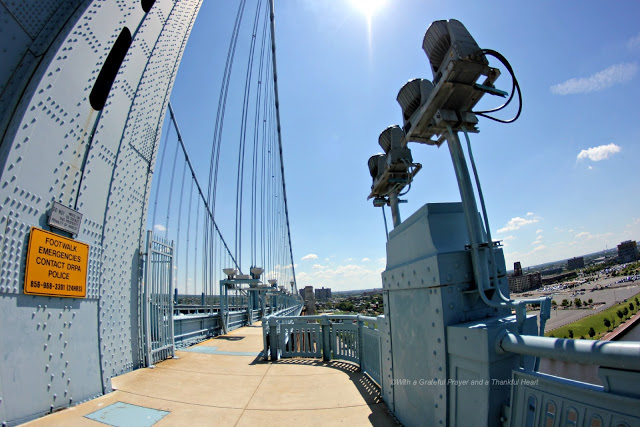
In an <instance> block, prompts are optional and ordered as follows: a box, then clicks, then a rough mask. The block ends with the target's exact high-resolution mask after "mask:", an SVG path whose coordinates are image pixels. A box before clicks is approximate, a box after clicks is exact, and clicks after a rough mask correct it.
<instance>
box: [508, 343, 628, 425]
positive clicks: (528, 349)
mask: <svg viewBox="0 0 640 427" xmlns="http://www.w3.org/2000/svg"><path fill="white" fill-rule="evenodd" d="M497 345H498V347H499V351H502V352H510V353H515V354H520V355H523V356H535V357H545V358H550V359H555V360H565V361H572V362H576V363H582V364H587V365H596V366H600V368H599V375H600V377H601V379H602V381H603V383H604V387H603V386H597V385H593V384H588V383H583V382H579V381H573V380H569V379H566V378H560V377H556V376H553V375H548V374H544V373H540V372H535V371H533V370H526V369H522V368H521V369H516V370H514V371H513V372H512V379H511V382H510V385H511V399H510V407H508V408H507V410H506V411H505V413H506V414H508V417H509V425H513V426H516V425H518V426H519V425H526V426H556V425H562V426H578V425H584V426H605V425H612V426H627V427H629V426H634V425H640V405H638V398H640V343H632V342H628V343H618V342H603V341H592V340H571V339H560V338H548V337H538V336H529V335H520V334H513V333H506V334H503V335H502V336H501V337H499V338H498V341H497Z"/></svg>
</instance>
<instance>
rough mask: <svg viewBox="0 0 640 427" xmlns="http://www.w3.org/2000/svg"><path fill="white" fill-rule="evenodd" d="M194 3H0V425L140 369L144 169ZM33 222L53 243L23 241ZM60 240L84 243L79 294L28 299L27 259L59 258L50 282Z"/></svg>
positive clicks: (65, 255) (103, 388)
mask: <svg viewBox="0 0 640 427" xmlns="http://www.w3.org/2000/svg"><path fill="white" fill-rule="evenodd" d="M200 5H201V0H185V1H179V2H174V1H172V0H123V1H118V2H105V1H100V0H72V1H63V0H28V1H27V0H22V1H15V2H5V3H3V4H1V5H0V22H2V24H1V25H2V29H1V30H0V32H1V33H2V34H3V37H1V38H0V45H1V49H0V50H2V52H3V54H2V58H3V59H2V61H3V67H2V69H0V138H1V139H0V141H1V142H0V245H1V247H2V249H1V250H0V264H1V269H0V296H1V298H0V325H2V327H1V328H0V360H2V363H1V364H0V398H1V400H0V420H7V422H9V423H10V424H13V423H19V422H23V421H26V420H29V419H32V418H35V417H37V416H39V415H42V414H44V413H47V412H50V411H53V410H55V409H57V408H61V407H66V406H69V405H72V404H75V403H77V402H80V401H83V400H86V399H89V398H91V397H94V396H96V395H100V394H102V393H105V392H108V391H110V389H111V385H110V380H111V378H112V377H113V376H115V375H118V374H121V373H123V372H127V371H131V370H133V369H135V368H137V367H139V366H141V365H142V364H143V360H144V350H143V348H142V345H141V342H142V340H141V332H140V331H141V325H142V320H141V310H140V295H141V289H142V285H143V284H142V282H141V280H140V275H139V274H138V271H139V270H140V265H139V260H140V253H141V251H143V250H144V244H143V236H144V234H145V233H144V228H145V225H146V217H147V204H148V200H149V191H150V187H151V177H152V173H153V171H154V164H155V158H156V150H157V147H158V143H159V141H160V132H161V126H162V123H163V120H164V113H165V111H166V107H167V103H168V101H169V94H170V93H171V89H172V86H173V82H174V78H175V75H176V72H177V68H178V65H179V62H180V59H181V56H182V53H183V50H184V47H185V44H186V42H187V39H188V37H189V33H190V31H191V28H192V25H193V23H194V20H195V18H196V15H197V13H198V10H199V8H200ZM54 206H55V210H56V212H53V210H54ZM52 212H53V216H54V219H53V220H52V219H51V217H52ZM56 215H57V216H56ZM61 217H62V218H63V221H64V218H66V220H67V221H69V224H67V226H65V225H64V224H62V225H61V223H60V222H59V221H60V218H61ZM80 217H81V218H80ZM56 218H57V219H58V222H57V223H56V221H55V219H56ZM50 224H53V225H50ZM34 229H35V230H44V231H46V232H48V233H51V234H45V235H44V236H45V237H44V239H47V238H49V239H50V240H48V241H49V242H58V243H56V245H57V246H56V247H53V248H47V247H46V245H45V244H43V245H42V246H37V245H36V244H35V243H34V242H33V241H30V239H31V238H32V234H33V231H32V230H34ZM47 236H48V237H47ZM65 242H67V243H65ZM68 242H77V243H78V245H88V259H79V260H78V259H76V261H78V265H77V266H76V267H77V268H80V269H81V270H83V272H84V274H86V283H85V285H84V288H83V289H81V290H80V291H81V292H80V293H81V294H82V295H81V296H80V297H78V295H77V294H73V293H72V294H69V293H68V291H67V290H65V289H62V290H61V292H60V294H57V295H58V296H49V295H56V293H55V292H56V289H55V286H56V285H60V287H62V288H64V286H65V284H64V283H63V282H60V280H58V281H55V280H52V281H51V282H50V283H47V280H43V281H42V282H43V283H37V282H39V281H38V280H34V285H33V286H36V284H37V285H38V286H40V289H39V290H36V292H35V293H33V294H26V293H25V289H24V286H25V269H26V268H27V265H29V266H30V267H33V266H37V265H41V264H42V262H43V261H42V260H43V259H45V258H46V257H44V256H43V257H39V259H37V258H38V253H37V252H38V250H41V251H45V252H47V254H48V258H47V259H54V260H57V261H56V262H57V263H59V262H64V264H56V265H59V266H62V267H61V270H59V271H57V272H55V274H54V276H53V277H54V278H56V277H57V278H58V279H60V277H65V276H64V274H66V272H65V271H64V269H65V266H66V268H69V265H70V264H71V262H70V261H69V257H70V256H75V255H76V254H74V253H72V252H73V250H72V248H74V246H73V243H68ZM30 243H31V244H32V247H31V251H33V253H29V257H28V251H29V245H30ZM65 244H66V245H70V246H67V248H71V249H67V250H66V252H65V250H63V249H61V248H60V247H59V246H60V245H62V246H64V245H65ZM55 251H57V252H55ZM41 253H42V252H41ZM80 258H82V257H80ZM48 262H50V261H48ZM34 268H35V267H34ZM74 268H75V267H74ZM54 270H55V269H54ZM44 271H45V279H46V271H47V270H46V269H45V270H44ZM48 271H51V269H49V270H48ZM58 282H60V283H58ZM47 285H48V286H53V287H54V289H46V287H47ZM43 286H44V287H45V289H43V288H42V287H43ZM76 291H78V290H76ZM65 293H66V295H65ZM60 296H68V297H69V298H61V297H60Z"/></svg>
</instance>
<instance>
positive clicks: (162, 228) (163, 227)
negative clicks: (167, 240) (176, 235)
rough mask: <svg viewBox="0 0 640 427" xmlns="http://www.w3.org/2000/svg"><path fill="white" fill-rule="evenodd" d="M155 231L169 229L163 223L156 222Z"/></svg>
mask: <svg viewBox="0 0 640 427" xmlns="http://www.w3.org/2000/svg"><path fill="white" fill-rule="evenodd" d="M153 229H154V230H155V231H167V228H166V227H165V226H164V225H162V224H156V225H154V226H153Z"/></svg>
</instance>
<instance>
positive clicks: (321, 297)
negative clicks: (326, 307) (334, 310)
mask: <svg viewBox="0 0 640 427" xmlns="http://www.w3.org/2000/svg"><path fill="white" fill-rule="evenodd" d="M329 298H331V288H326V289H325V288H324V286H323V287H322V289H316V299H317V300H318V301H326V300H328V299H329Z"/></svg>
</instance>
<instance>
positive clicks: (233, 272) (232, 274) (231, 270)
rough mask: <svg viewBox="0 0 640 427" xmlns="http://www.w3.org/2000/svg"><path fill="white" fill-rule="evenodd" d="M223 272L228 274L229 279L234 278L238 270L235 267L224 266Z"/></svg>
mask: <svg viewBox="0 0 640 427" xmlns="http://www.w3.org/2000/svg"><path fill="white" fill-rule="evenodd" d="M222 272H223V273H224V274H226V275H227V279H229V280H233V278H234V277H235V275H236V274H237V273H238V270H236V269H235V268H223V269H222Z"/></svg>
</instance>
